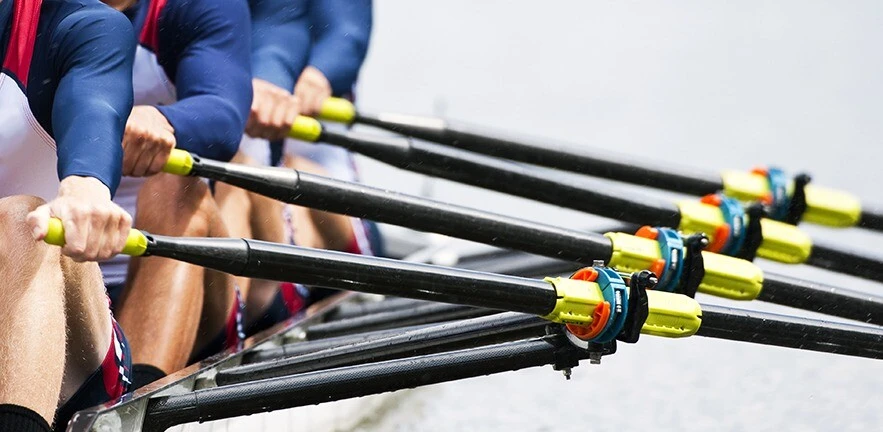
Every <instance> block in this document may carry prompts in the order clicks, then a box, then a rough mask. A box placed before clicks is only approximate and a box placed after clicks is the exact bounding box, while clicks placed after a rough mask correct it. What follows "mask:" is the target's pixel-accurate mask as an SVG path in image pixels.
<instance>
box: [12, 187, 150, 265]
mask: <svg viewBox="0 0 883 432" xmlns="http://www.w3.org/2000/svg"><path fill="white" fill-rule="evenodd" d="M50 217H56V218H59V219H61V221H62V223H63V224H64V240H65V244H64V247H63V248H62V249H61V253H63V254H64V255H67V256H69V257H71V258H72V259H73V260H74V261H78V262H83V261H103V260H106V259H108V258H110V257H112V256H114V255H116V254H118V253H120V251H122V250H123V247H124V246H125V245H126V238H127V237H128V235H129V230H130V229H131V228H132V217H131V216H129V214H128V213H126V211H125V210H123V209H122V208H120V206H118V205H116V204H115V203H114V202H113V201H111V200H110V190H109V189H108V188H107V186H105V185H104V183H101V181H99V180H97V179H95V178H92V177H78V176H70V177H66V178H65V179H64V180H62V181H61V184H60V185H59V188H58V196H57V197H55V199H54V200H52V201H50V202H48V203H46V204H43V205H41V206H40V207H37V208H36V209H34V211H32V212H31V213H29V214H28V224H29V225H30V227H31V233H32V234H33V236H34V239H35V240H38V241H39V240H43V238H45V237H46V234H47V233H48V231H49V218H50Z"/></svg>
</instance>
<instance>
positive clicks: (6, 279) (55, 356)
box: [0, 197, 65, 424]
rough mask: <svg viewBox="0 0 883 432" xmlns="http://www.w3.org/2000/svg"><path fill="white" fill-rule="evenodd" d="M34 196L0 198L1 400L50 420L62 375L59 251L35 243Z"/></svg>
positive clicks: (62, 309)
mask: <svg viewBox="0 0 883 432" xmlns="http://www.w3.org/2000/svg"><path fill="white" fill-rule="evenodd" d="M40 204H42V202H41V201H40V200H39V199H37V198H33V197H7V198H2V199H0V244H2V245H3V247H2V248H0V278H2V279H0V280H2V281H3V287H2V289H0V304H3V308H4V312H3V313H2V314H0V404H15V405H19V406H23V407H26V408H28V409H31V410H33V411H35V412H37V413H38V414H40V416H42V417H43V418H44V419H45V420H46V421H47V423H49V424H52V419H53V416H54V415H55V408H56V405H57V403H58V397H59V391H60V389H61V381H62V374H63V373H64V352H65V322H64V294H63V290H64V282H63V277H62V274H61V266H60V265H59V262H60V259H61V258H60V257H61V252H60V249H58V248H53V247H50V246H48V245H45V244H43V243H42V242H40V243H38V242H35V241H34V239H33V237H31V232H30V229H29V228H28V225H27V224H26V222H25V220H26V216H27V214H28V212H30V211H31V210H33V209H35V208H37V207H38V206H39V205H40Z"/></svg>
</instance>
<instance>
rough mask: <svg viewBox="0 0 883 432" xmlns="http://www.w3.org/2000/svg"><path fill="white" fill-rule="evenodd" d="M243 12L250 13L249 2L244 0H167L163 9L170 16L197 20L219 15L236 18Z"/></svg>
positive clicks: (164, 13)
mask: <svg viewBox="0 0 883 432" xmlns="http://www.w3.org/2000/svg"><path fill="white" fill-rule="evenodd" d="M242 13H245V14H248V3H247V2H245V1H243V0H166V4H165V7H164V11H163V15H165V16H167V17H170V18H171V17H179V18H180V17H188V18H193V19H197V20H199V19H213V18H218V17H226V18H229V19H231V20H236V19H240V18H242ZM246 16H247V15H246Z"/></svg>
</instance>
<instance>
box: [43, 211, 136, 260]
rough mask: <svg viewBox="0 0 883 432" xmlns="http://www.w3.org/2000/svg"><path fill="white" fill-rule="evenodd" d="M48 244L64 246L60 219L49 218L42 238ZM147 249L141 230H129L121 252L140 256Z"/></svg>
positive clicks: (62, 225) (62, 226)
mask: <svg viewBox="0 0 883 432" xmlns="http://www.w3.org/2000/svg"><path fill="white" fill-rule="evenodd" d="M43 241H45V242H46V243H48V244H51V245H55V246H64V224H62V223H61V219H58V218H49V232H48V233H46V237H45V238H44V239H43ZM146 251H147V237H146V236H145V235H144V233H142V232H141V231H138V230H136V229H133V230H130V231H129V237H127V238H126V246H125V247H123V251H122V252H121V253H122V254H123V255H129V256H141V255H144V252H146Z"/></svg>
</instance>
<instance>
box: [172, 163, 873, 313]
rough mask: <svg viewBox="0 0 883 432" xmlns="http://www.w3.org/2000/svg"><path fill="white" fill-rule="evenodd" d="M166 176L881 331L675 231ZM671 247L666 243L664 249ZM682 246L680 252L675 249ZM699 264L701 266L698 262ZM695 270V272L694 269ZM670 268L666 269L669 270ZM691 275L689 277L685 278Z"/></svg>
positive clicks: (269, 174) (192, 166)
mask: <svg viewBox="0 0 883 432" xmlns="http://www.w3.org/2000/svg"><path fill="white" fill-rule="evenodd" d="M172 155H173V157H172V158H171V159H170V162H169V164H168V165H167V171H170V172H174V173H177V174H189V175H196V176H201V177H206V178H210V179H213V180H217V181H222V182H225V183H229V184H231V185H234V186H238V187H241V188H244V189H248V190H251V191H253V192H255V193H259V194H262V195H266V196H268V197H271V198H275V199H278V200H280V201H283V202H288V203H292V204H297V205H303V206H307V207H314V208H319V209H322V210H325V211H331V212H335V213H342V214H348V215H351V216H355V217H361V218H365V219H371V220H376V221H380V222H386V223H391V224H396V225H401V226H405V227H409V228H413V229H417V230H421V231H431V232H436V233H439V234H445V235H449V236H452V237H458V238H463V239H467V240H472V241H477V242H480V243H485V244H489V245H494V246H500V247H505V248H510V249H515V250H522V251H525V252H531V253H535V254H537V255H543V256H548V257H553V258H561V259H566V260H570V261H574V262H579V263H581V264H592V263H593V262H594V261H595V260H599V259H600V260H604V261H605V262H607V263H608V265H609V266H611V267H614V268H619V269H621V270H623V271H627V272H632V271H640V270H645V269H651V268H655V269H656V271H657V272H658V273H657V274H658V275H659V276H660V277H662V279H663V282H664V283H662V284H661V287H660V289H665V290H668V291H672V290H679V291H680V292H684V293H687V294H689V295H693V294H694V293H695V292H696V290H697V289H698V291H700V292H704V293H708V294H712V295H717V296H722V297H727V298H732V299H737V300H751V299H755V298H756V299H759V300H763V301H770V302H775V303H778V304H781V305H785V306H793V307H799V308H803V309H807V310H811V311H816V312H821V313H826V314H831V315H835V316H840V317H843V318H849V319H854V320H858V321H863V322H868V323H874V324H883V297H878V296H873V295H867V294H863V293H857V292H852V291H848V290H843V289H840V288H835V287H831V286H824V285H821V284H818V283H815V282H810V281H800V280H796V279H792V278H787V277H783V276H777V275H775V274H766V275H764V273H763V271H762V270H761V269H760V268H759V267H757V266H756V265H754V264H752V263H750V262H748V261H745V260H739V259H736V258H732V257H727V256H724V255H719V254H712V253H708V252H702V253H692V254H685V253H684V251H683V244H684V242H683V241H681V240H679V239H680V237H679V235H678V234H677V233H676V232H675V231H673V230H664V229H660V230H659V232H660V233H664V234H665V235H660V236H658V237H657V239H655V240H653V239H650V238H642V237H637V236H632V235H628V234H623V233H608V234H606V235H604V236H602V235H599V234H592V233H584V232H580V231H574V230H567V229H563V228H558V227H553V226H549V225H543V224H539V223H534V222H529V221H525V220H521V219H516V218H511V217H507V216H502V215H497V214H493V213H488V212H482V211H479V210H476V209H470V208H464V207H459V206H455V205H451V204H445V203H440V202H436V201H432V200H427V199H424V198H419V197H413V196H409V195H403V194H397V193H393V192H389V191H383V190H378V189H375V188H371V187H368V186H365V185H360V184H355V183H348V182H342V181H339V180H334V179H329V178H326V177H321V176H317V175H313V174H309V173H304V172H299V171H295V170H289V169H283V168H267V167H253V166H246V165H239V164H232V163H224V162H217V161H212V160H209V159H204V158H196V157H191V155H190V154H188V153H186V152H183V151H180V150H175V151H174V152H173V153H172ZM669 241H671V243H669ZM679 241H680V242H681V243H680V244H681V246H680V248H678V247H677V243H678V242H679ZM700 259H701V261H702V262H700ZM694 267H695V269H696V271H692V270H691V269H692V268H694ZM666 269H668V270H666ZM689 275H692V276H689Z"/></svg>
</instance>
